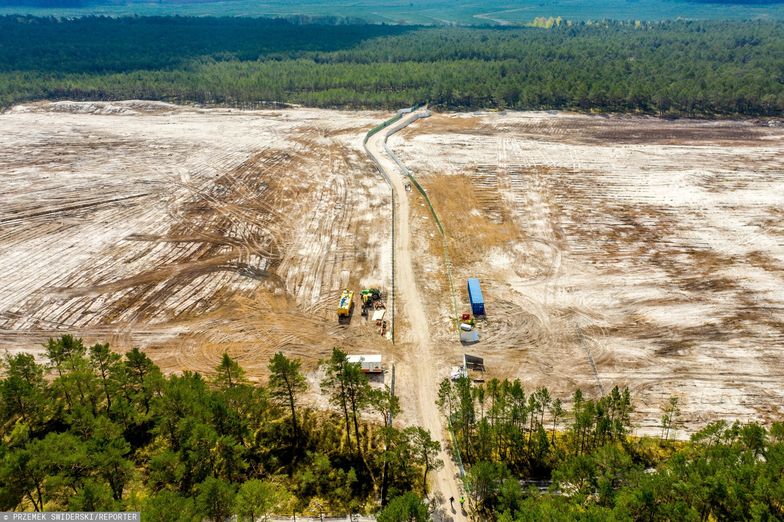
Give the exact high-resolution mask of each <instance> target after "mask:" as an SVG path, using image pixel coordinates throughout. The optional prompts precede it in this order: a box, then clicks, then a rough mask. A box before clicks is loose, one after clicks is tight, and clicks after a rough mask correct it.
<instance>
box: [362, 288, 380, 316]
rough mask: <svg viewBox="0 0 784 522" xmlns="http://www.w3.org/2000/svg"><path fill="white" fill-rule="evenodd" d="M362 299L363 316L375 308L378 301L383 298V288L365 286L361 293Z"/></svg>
mask: <svg viewBox="0 0 784 522" xmlns="http://www.w3.org/2000/svg"><path fill="white" fill-rule="evenodd" d="M359 295H360V297H361V299H362V316H363V317H364V316H367V314H368V310H371V309H373V308H374V305H375V303H376V302H378V301H380V300H381V290H379V289H378V288H365V289H364V290H362V292H361V293H360V294H359Z"/></svg>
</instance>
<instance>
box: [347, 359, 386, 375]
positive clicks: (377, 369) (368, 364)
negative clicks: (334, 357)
mask: <svg viewBox="0 0 784 522" xmlns="http://www.w3.org/2000/svg"><path fill="white" fill-rule="evenodd" d="M346 360H348V362H349V363H350V364H359V367H360V369H361V370H362V371H363V372H365V373H382V372H383V371H384V369H383V368H382V367H381V356H380V355H349V356H347V357H346Z"/></svg>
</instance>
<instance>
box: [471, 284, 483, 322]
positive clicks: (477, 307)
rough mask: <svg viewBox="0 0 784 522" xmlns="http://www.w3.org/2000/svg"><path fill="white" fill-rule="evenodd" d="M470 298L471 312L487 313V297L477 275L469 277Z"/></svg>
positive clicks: (477, 313)
mask: <svg viewBox="0 0 784 522" xmlns="http://www.w3.org/2000/svg"><path fill="white" fill-rule="evenodd" d="M468 300H469V301H470V303H471V312H472V313H473V314H474V315H485V298H484V296H482V289H481V288H480V287H479V279H477V278H475V277H471V278H469V279H468Z"/></svg>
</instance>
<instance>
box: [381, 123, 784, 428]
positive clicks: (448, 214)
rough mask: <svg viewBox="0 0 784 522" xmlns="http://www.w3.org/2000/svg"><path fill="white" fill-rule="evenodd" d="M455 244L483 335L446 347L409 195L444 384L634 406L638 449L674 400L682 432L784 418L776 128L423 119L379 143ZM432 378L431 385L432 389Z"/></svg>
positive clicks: (780, 156) (782, 161)
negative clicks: (474, 290)
mask: <svg viewBox="0 0 784 522" xmlns="http://www.w3.org/2000/svg"><path fill="white" fill-rule="evenodd" d="M389 143H390V147H391V148H392V149H393V150H394V151H395V153H396V154H397V155H398V156H399V157H400V158H401V159H402V160H403V161H404V162H405V164H406V165H407V166H408V167H409V168H410V169H411V170H412V171H413V172H414V173H415V175H417V177H418V178H419V179H420V181H421V182H422V184H423V185H424V186H425V188H426V189H427V190H428V192H429V194H430V197H431V199H432V200H433V203H434V206H435V207H436V209H437V211H438V212H439V213H440V214H441V217H442V221H443V222H444V224H445V227H446V231H447V235H448V236H449V252H450V255H451V258H452V261H453V265H454V277H455V282H456V286H457V293H458V295H457V298H458V302H459V304H458V306H459V307H461V308H462V309H463V310H467V309H468V303H467V295H466V292H465V278H466V276H469V275H470V276H477V277H479V278H480V279H481V280H482V284H483V288H484V293H485V299H486V301H487V312H488V320H487V322H486V323H485V324H482V325H481V327H480V328H481V330H482V334H483V339H482V341H481V342H480V343H479V344H477V345H475V346H473V347H471V348H466V349H464V348H463V347H461V346H460V345H459V343H457V342H456V341H455V334H454V332H453V331H452V330H450V316H451V315H452V303H451V299H450V297H449V291H448V286H447V284H446V278H445V277H444V275H443V274H444V269H443V268H444V263H443V260H442V258H441V256H440V254H441V250H440V245H441V243H440V241H439V240H438V237H437V236H436V234H435V228H434V226H433V223H432V221H431V220H430V218H429V215H428V213H427V211H426V209H425V207H424V205H423V203H422V201H421V198H420V197H419V196H417V195H416V194H415V193H411V194H410V195H409V196H408V197H409V198H412V208H414V209H418V212H417V213H416V216H415V218H414V220H415V222H414V224H413V227H414V230H415V231H416V232H415V233H416V234H417V235H419V236H420V237H423V238H429V239H430V241H421V242H417V243H415V245H417V246H418V247H419V251H418V254H417V256H416V261H415V263H416V265H417V272H418V275H419V279H420V287H421V289H420V292H421V294H422V295H423V299H424V301H425V303H426V307H427V309H428V312H427V313H428V315H429V316H430V317H432V318H433V320H432V324H431V328H430V330H431V332H432V333H433V335H434V336H435V338H436V339H435V342H436V345H437V346H439V348H438V349H439V350H440V354H441V360H442V362H443V366H444V368H446V367H447V366H448V365H449V364H450V363H452V364H455V363H457V361H458V360H459V358H460V357H461V354H462V353H463V351H466V352H467V353H475V354H478V355H482V356H484V357H485V362H486V364H487V366H488V370H489V372H490V374H491V375H492V376H498V377H510V378H515V377H519V378H521V379H522V380H523V381H524V383H526V384H527V387H529V388H533V387H535V386H540V385H544V386H547V387H549V388H550V389H551V390H554V391H555V394H556V395H560V396H564V397H566V396H568V394H570V393H571V391H573V389H574V388H575V387H578V386H579V387H581V388H582V389H583V390H584V391H587V392H588V393H591V394H594V395H598V394H600V393H601V391H602V390H604V391H607V390H609V389H610V388H611V387H612V386H614V385H619V386H629V387H630V388H631V389H632V390H633V393H634V398H635V405H636V408H637V418H636V421H637V424H638V425H639V426H640V428H639V430H638V432H640V433H658V423H659V418H660V415H661V412H660V407H661V405H662V404H663V403H664V402H665V401H666V400H667V398H668V397H670V396H672V395H677V396H679V397H680V400H681V405H682V410H683V420H684V421H685V423H686V426H685V429H684V430H682V431H681V433H680V435H681V436H684V435H685V434H686V433H687V432H688V431H692V430H694V429H697V428H699V427H700V426H702V425H704V424H705V423H707V422H708V421H710V420H714V419H719V418H724V419H728V420H734V419H741V420H759V421H767V420H770V419H771V418H773V417H774V416H778V417H779V418H780V416H781V414H782V411H781V405H782V404H784V224H783V223H784V222H783V221H782V218H784V210H782V209H784V129H782V128H781V127H777V126H775V125H773V123H772V122H696V121H684V120H681V121H676V122H673V121H664V120H658V119H653V118H632V117H589V116H577V115H569V114H546V113H516V114H515V113H509V114H463V115H434V116H433V117H431V118H429V119H425V120H420V121H419V122H417V123H415V124H413V125H411V126H410V127H408V128H407V129H405V130H403V131H401V132H400V133H399V134H397V135H395V136H393V137H391V138H390V140H389ZM444 372H445V370H444V371H442V373H444Z"/></svg>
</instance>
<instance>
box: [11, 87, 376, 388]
mask: <svg viewBox="0 0 784 522" xmlns="http://www.w3.org/2000/svg"><path fill="white" fill-rule="evenodd" d="M383 117H385V115H384V114H378V113H361V112H360V113H357V112H352V113H346V112H343V113H341V112H334V111H333V112H330V111H319V110H299V109H298V110H286V111H258V112H252V111H243V112H240V111H231V110H200V109H195V108H183V107H176V106H171V105H165V104H159V103H148V102H123V103H112V104H107V103H66V102H60V103H51V104H50V103H43V104H34V105H29V106H20V107H16V108H14V109H12V110H10V111H8V112H6V113H5V114H2V115H0V180H1V181H0V183H1V184H2V193H1V194H0V281H2V284H0V349H5V350H9V351H14V350H27V351H36V350H40V345H41V343H43V342H45V340H46V339H47V338H48V337H49V336H55V335H60V334H61V333H72V334H75V335H79V336H81V337H84V338H85V339H86V340H88V341H90V342H93V341H108V342H110V343H111V344H112V346H113V347H114V348H116V349H118V350H125V349H128V348H130V347H132V346H141V347H143V348H145V349H146V350H147V352H148V354H150V356H151V357H152V358H153V359H154V360H155V361H156V362H157V363H159V364H160V365H161V366H162V367H164V368H165V369H166V370H172V371H174V370H199V371H205V372H208V371H209V370H210V369H212V368H213V367H214V366H215V365H216V364H217V363H218V361H219V357H220V354H221V353H223V352H224V351H228V352H229V353H230V354H231V355H232V356H234V357H236V358H237V359H238V360H239V361H240V362H241V364H243V365H244V366H245V367H246V368H247V369H248V371H249V374H250V376H251V377H259V376H263V375H264V373H265V371H266V365H267V363H268V360H269V358H270V356H271V355H272V353H274V352H275V351H277V350H282V351H284V352H285V353H287V354H289V355H293V356H297V357H299V358H301V359H303V361H304V363H305V366H306V367H307V368H313V367H314V366H315V364H316V362H317V361H318V359H319V358H321V357H323V356H325V355H327V354H328V353H329V351H330V350H331V348H332V346H335V345H340V346H343V347H344V348H345V349H347V350H348V351H350V352H353V353H385V351H386V350H387V345H389V342H388V341H387V340H386V339H384V338H382V337H381V336H380V335H379V334H378V333H377V331H376V329H375V328H374V327H372V326H370V325H367V324H366V323H365V322H364V321H362V320H361V318H360V314H359V313H358V312H357V313H356V314H354V318H353V320H352V321H351V324H349V325H338V323H337V321H336V318H335V311H334V309H335V303H336V301H337V297H338V295H339V292H340V289H341V288H342V287H343V286H349V287H352V288H355V289H359V288H360V287H361V286H364V285H375V286H380V287H382V288H387V287H389V285H390V278H391V261H390V259H391V257H390V251H391V238H390V227H391V216H390V205H389V204H390V199H389V198H390V192H389V187H388V186H387V185H386V184H385V183H384V181H383V179H381V178H380V177H379V176H378V175H377V173H376V171H375V167H374V165H373V164H372V163H371V162H370V161H369V160H368V159H367V158H366V155H365V152H364V150H363V148H362V142H361V140H362V136H363V134H364V132H365V131H366V129H368V128H370V127H371V126H372V125H374V124H375V123H377V122H378V121H379V120H381V119H383Z"/></svg>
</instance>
